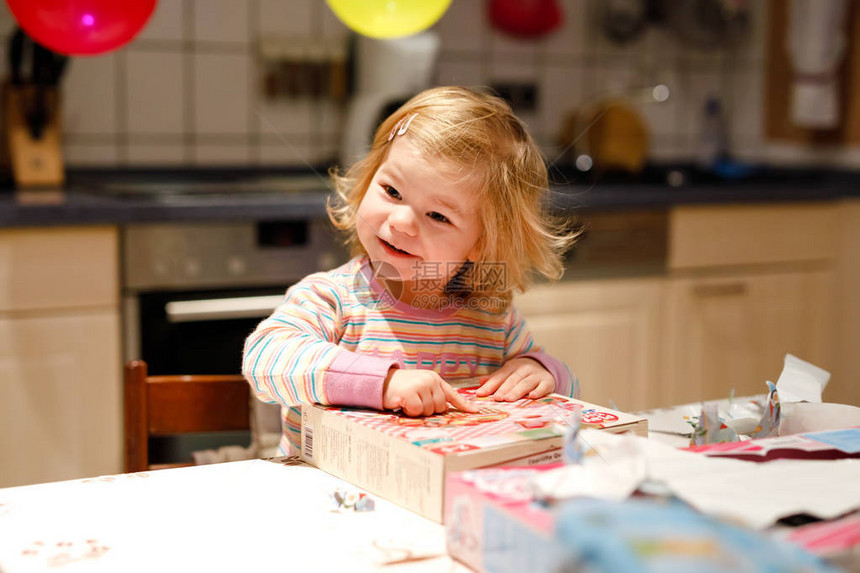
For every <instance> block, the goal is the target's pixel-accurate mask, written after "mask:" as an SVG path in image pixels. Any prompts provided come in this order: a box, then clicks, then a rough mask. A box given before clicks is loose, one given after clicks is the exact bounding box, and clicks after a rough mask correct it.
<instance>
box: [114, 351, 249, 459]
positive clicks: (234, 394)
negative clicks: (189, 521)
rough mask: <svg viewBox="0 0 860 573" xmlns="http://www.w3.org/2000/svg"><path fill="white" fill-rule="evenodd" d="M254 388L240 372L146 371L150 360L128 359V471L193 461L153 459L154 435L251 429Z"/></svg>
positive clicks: (126, 422)
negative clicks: (151, 442)
mask: <svg viewBox="0 0 860 573" xmlns="http://www.w3.org/2000/svg"><path fill="white" fill-rule="evenodd" d="M249 398H250V389H249V386H248V383H247V382H246V381H245V379H244V378H243V377H242V376H240V375H238V374H237V375H226V376H223V375H222V376H197V375H195V376H147V371H146V362H144V361H142V360H132V361H131V362H129V363H127V364H126V365H125V406H124V408H125V471H126V472H139V471H145V470H148V469H163V468H168V467H181V466H188V465H192V464H191V463H190V462H189V463H178V464H150V462H149V437H150V436H166V435H176V434H186V433H192V432H215V431H241V430H250V427H251V426H250V414H249Z"/></svg>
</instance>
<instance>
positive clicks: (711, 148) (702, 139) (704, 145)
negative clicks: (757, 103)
mask: <svg viewBox="0 0 860 573" xmlns="http://www.w3.org/2000/svg"><path fill="white" fill-rule="evenodd" d="M728 153H729V137H728V133H727V130H726V122H725V117H724V116H723V106H722V103H720V100H719V99H717V98H716V97H709V98H708V99H707V101H706V102H705V110H704V117H703V118H702V132H701V134H700V135H699V147H698V153H697V159H698V161H697V163H698V164H699V167H701V168H703V169H707V170H709V171H710V170H712V169H713V168H714V166H715V165H716V164H717V163H719V162H720V161H722V160H724V159H726V158H727V156H728Z"/></svg>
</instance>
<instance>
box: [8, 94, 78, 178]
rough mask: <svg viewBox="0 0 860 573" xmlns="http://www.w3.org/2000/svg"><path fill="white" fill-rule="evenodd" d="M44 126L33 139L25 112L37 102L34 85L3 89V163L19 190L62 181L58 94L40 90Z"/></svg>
mask: <svg viewBox="0 0 860 573" xmlns="http://www.w3.org/2000/svg"><path fill="white" fill-rule="evenodd" d="M41 89H42V90H44V97H45V106H46V108H47V118H48V119H47V123H46V124H45V125H44V127H43V128H42V133H41V136H40V137H38V138H35V137H33V134H32V133H31V131H30V127H29V126H28V124H27V118H26V113H27V109H28V108H29V107H30V106H32V105H34V102H35V101H36V90H37V87H36V86H34V85H12V84H11V83H8V82H7V83H5V84H4V85H3V90H2V96H3V137H2V158H3V163H4V164H5V165H7V166H9V167H10V168H11V171H12V176H13V177H14V180H15V186H16V187H18V188H31V187H58V186H61V185H62V184H63V181H64V180H65V172H64V169H63V155H62V147H61V144H60V112H61V109H60V94H59V93H58V90H57V88H56V87H43V88H41Z"/></svg>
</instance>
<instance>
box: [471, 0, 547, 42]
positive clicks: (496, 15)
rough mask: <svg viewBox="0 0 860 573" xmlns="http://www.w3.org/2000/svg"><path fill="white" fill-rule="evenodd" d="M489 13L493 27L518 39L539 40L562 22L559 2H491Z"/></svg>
mask: <svg viewBox="0 0 860 573" xmlns="http://www.w3.org/2000/svg"><path fill="white" fill-rule="evenodd" d="M487 11H488V13H489V17H490V22H491V23H492V24H493V26H495V27H496V28H498V29H499V30H501V31H503V32H507V33H508V34H510V35H512V36H516V37H518V38H539V37H541V36H543V35H546V34H549V33H550V32H552V31H553V30H555V29H556V28H557V27H558V26H559V25H560V24H561V21H562V13H561V6H559V5H558V0H490V2H489V3H488V4H487Z"/></svg>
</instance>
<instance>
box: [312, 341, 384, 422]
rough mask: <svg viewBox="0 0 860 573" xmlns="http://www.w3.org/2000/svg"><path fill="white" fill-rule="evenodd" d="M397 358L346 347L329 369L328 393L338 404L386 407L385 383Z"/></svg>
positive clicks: (326, 392)
mask: <svg viewBox="0 0 860 573" xmlns="http://www.w3.org/2000/svg"><path fill="white" fill-rule="evenodd" d="M392 366H393V367H395V368H399V365H398V364H397V362H396V361H395V360H391V359H388V358H379V357H376V356H369V355H367V354H358V353H355V352H349V351H343V352H340V353H338V355H337V357H336V358H335V359H334V362H332V363H331V366H329V368H328V372H327V373H326V385H325V394H326V399H327V400H328V403H329V404H331V405H334V406H359V407H365V408H374V409H376V410H382V385H383V384H384V382H385V377H386V376H388V370H389V369H390V368H391V367H392Z"/></svg>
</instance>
